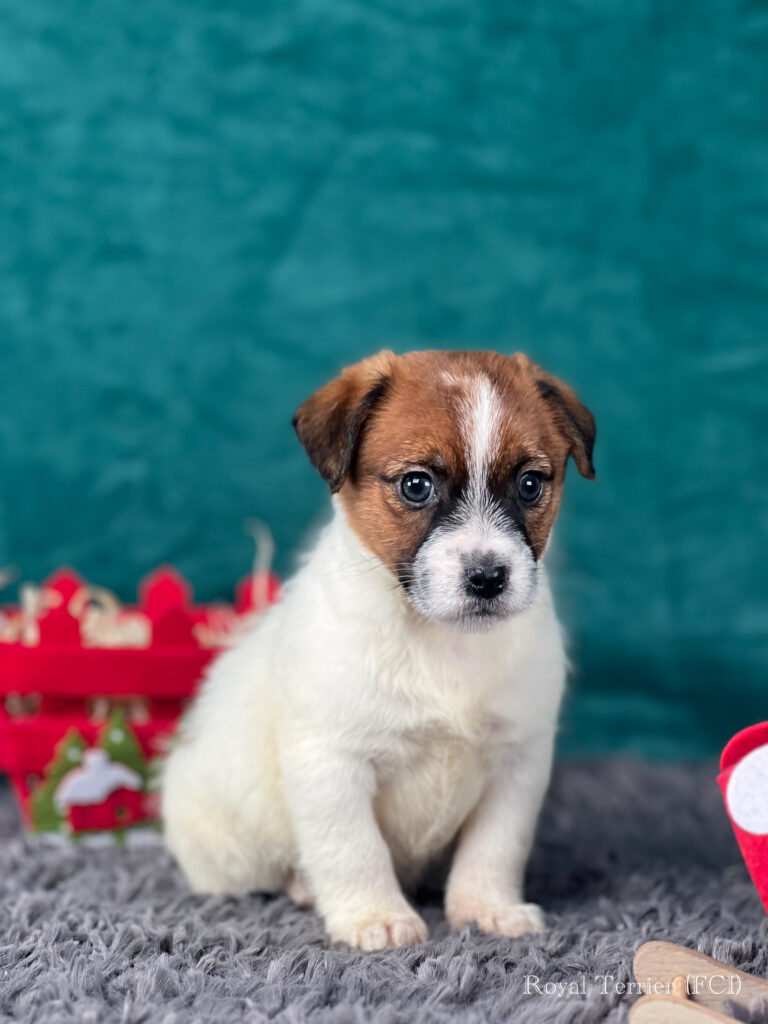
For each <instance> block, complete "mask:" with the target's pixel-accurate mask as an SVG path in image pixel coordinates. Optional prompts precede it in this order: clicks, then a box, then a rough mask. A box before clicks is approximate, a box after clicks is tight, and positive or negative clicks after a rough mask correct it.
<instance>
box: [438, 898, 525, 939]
mask: <svg viewBox="0 0 768 1024" xmlns="http://www.w3.org/2000/svg"><path fill="white" fill-rule="evenodd" d="M445 916H446V917H447V918H448V920H449V921H450V923H451V924H452V925H453V926H454V928H463V927H464V925H465V924H470V923H471V922H473V921H474V922H475V924H476V925H477V927H478V928H479V929H480V931H481V932H489V933H490V934H492V935H509V936H510V937H512V938H516V937H517V936H518V935H529V934H534V933H536V932H542V931H544V915H543V914H542V912H541V907H538V906H537V905H536V904H535V903H509V902H508V901H507V900H504V899H499V900H493V899H484V898H481V897H464V898H459V899H449V900H448V902H447V904H446V908H445Z"/></svg>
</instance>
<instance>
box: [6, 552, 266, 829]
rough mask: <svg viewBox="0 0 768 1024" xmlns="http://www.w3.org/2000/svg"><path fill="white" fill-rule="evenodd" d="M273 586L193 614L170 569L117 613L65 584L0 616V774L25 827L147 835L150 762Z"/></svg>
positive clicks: (65, 579)
mask: <svg viewBox="0 0 768 1024" xmlns="http://www.w3.org/2000/svg"><path fill="white" fill-rule="evenodd" d="M279 590H280V585H279V582H278V580H277V579H276V577H275V576H273V575H272V574H271V573H270V572H268V571H266V570H265V571H261V572H259V573H255V574H254V575H252V576H250V577H248V578H247V579H245V580H243V581H241V583H240V584H239V586H238V588H237V593H236V599H235V603H234V605H196V604H194V603H193V599H192V590H191V587H190V586H189V584H188V583H187V581H186V580H185V579H184V578H183V577H182V576H180V575H179V574H178V573H177V572H176V571H175V570H174V569H172V568H170V567H162V568H160V569H157V570H156V571H155V572H153V573H152V574H151V575H150V576H148V577H147V578H146V579H145V580H144V581H143V582H142V584H141V586H140V588H139V600H138V603H137V604H136V605H134V606H121V605H119V603H117V601H116V600H115V599H114V597H113V596H112V595H111V594H110V593H109V592H108V591H105V590H103V589H102V588H99V587H91V586H89V585H87V584H86V583H85V582H84V581H83V580H82V579H81V578H80V577H79V576H78V575H77V574H76V573H75V572H73V571H71V570H61V571H59V572H57V573H56V574H55V575H54V576H51V577H50V578H49V579H48V580H46V581H45V583H44V584H43V585H42V586H41V587H34V588H30V587H26V588H23V589H22V599H21V602H20V606H18V607H17V606H5V607H4V608H3V609H2V610H0V771H2V772H5V773H6V774H7V775H9V776H10V779H11V783H12V786H13V789H14V792H15V794H16V797H17V798H18V802H19V806H20V808H21V812H22V815H23V818H24V821H25V823H26V825H27V827H28V828H29V829H30V830H31V831H36V832H45V833H48V834H55V835H60V836H72V837H80V836H84V835H88V836H94V835H98V836H100V837H102V836H104V835H108V836H109V837H110V838H113V837H116V838H118V839H120V838H123V837H125V836H126V835H128V834H130V835H131V836H132V838H141V837H142V836H144V837H146V836H147V835H148V832H149V831H150V830H152V829H155V828H156V826H157V817H158V806H157V795H156V788H155V783H156V780H157V771H156V769H157V767H158V764H159V760H160V758H162V755H163V753H164V751H165V750H166V748H167V744H168V740H169V738H170V736H171V734H172V733H173V730H174V727H175V725H176V721H177V719H178V717H179V715H180V713H181V712H182V710H183V709H184V706H185V704H186V703H187V702H188V700H189V698H190V697H191V696H192V695H193V694H194V692H195V689H196V687H197V685H198V683H199V681H200V678H201V675H202V673H203V669H204V668H205V666H206V665H207V664H208V662H209V661H210V660H211V659H212V658H213V657H214V656H215V654H216V653H217V651H218V650H220V649H221V648H222V647H224V646H226V645H227V644H228V643H231V641H232V640H233V638H235V637H236V636H237V635H238V633H239V632H240V631H241V630H242V629H243V628H244V627H245V625H246V624H247V623H249V622H250V621H251V620H252V618H253V617H254V615H255V614H257V613H258V612H259V611H261V610H263V608H264V607H266V605H268V604H270V603H272V602H274V601H276V600H277V599H278V598H279Z"/></svg>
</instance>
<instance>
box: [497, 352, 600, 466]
mask: <svg viewBox="0 0 768 1024" xmlns="http://www.w3.org/2000/svg"><path fill="white" fill-rule="evenodd" d="M512 358H513V359H515V360H517V361H518V362H521V363H523V365H524V366H525V369H526V370H527V372H528V373H529V374H530V375H531V376H532V377H533V379H534V382H535V384H536V387H537V389H538V392H539V394H540V395H541V397H542V398H543V399H544V401H545V402H546V403H547V405H548V406H549V410H550V413H551V414H552V416H553V418H554V420H555V424H556V425H557V428H558V430H559V431H560V433H561V434H562V435H563V436H564V437H565V438H566V439H567V440H568V441H569V442H570V445H571V451H570V454H571V455H572V456H573V461H574V462H575V463H576V468H577V469H578V471H579V472H580V473H581V475H582V476H585V477H586V478H587V479H588V480H594V479H595V467H594V465H593V463H592V453H593V450H594V447H595V435H596V434H597V428H596V427H595V417H594V416H593V415H592V413H591V412H590V411H589V409H588V408H587V407H586V405H583V404H582V403H581V402H580V401H579V399H578V398H577V397H576V393H575V392H574V391H573V390H572V389H571V388H569V387H568V385H567V384H565V383H564V382H563V381H561V380H560V379H559V378H557V377H555V376H553V375H552V374H551V373H547V372H546V371H545V370H542V368H541V367H540V366H538V365H537V364H536V363H534V362H533V361H532V360H530V359H528V357H527V356H523V355H522V353H518V354H517V355H516V356H512Z"/></svg>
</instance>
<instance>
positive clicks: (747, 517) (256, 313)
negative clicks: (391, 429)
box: [0, 0, 768, 754]
mask: <svg viewBox="0 0 768 1024" xmlns="http://www.w3.org/2000/svg"><path fill="white" fill-rule="evenodd" d="M767 54H768V8H766V6H765V4H764V3H758V2H752V3H748V2H745V3H739V4H736V3H733V2H732V0H701V2H699V3H696V4H675V3H663V2H660V0H628V2H624V3H616V2H613V0H611V2H608V0H592V2H590V0H586V2H579V3H576V2H565V3H561V2H555V0H544V2H539V3H523V2H504V0H423V2H418V3H413V2H410V0H378V2H375V3H370V4H366V3H359V2H356V0H355V2H351V0H324V2H322V3H321V2H317V0H279V2H268V0H261V2H259V3H251V2H247V3H246V2H240V3H233V2H228V3H219V2H216V0H197V2H195V3H190V4H184V3H181V2H178V0H155V2H153V3H152V4H148V3H143V2H130V3H129V2H127V0H100V2H99V3H94V2H91V0H23V2H22V0H18V2H16V3H11V4H5V5H3V6H2V8H0V346H2V367H1V368H2V378H1V381H2V383H1V384H0V388H1V391H0V399H1V401H0V488H1V494H0V564H7V563H15V564H17V565H19V566H20V567H21V568H22V570H23V572H24V575H25V577H27V578H33V579H34V578H40V577H42V576H43V575H44V574H45V573H47V572H48V571H49V570H50V569H52V568H53V567H54V566H56V565H58V564H59V563H63V562H67V563H73V564H74V565H75V566H76V567H77V568H79V569H80V570H81V571H82V572H83V573H85V574H87V575H88V577H90V578H92V579H93V580H95V581H99V582H102V583H104V584H106V585H108V586H111V587H113V588H115V589H116V590H117V591H118V592H120V593H121V594H122V595H124V596H129V595H130V594H131V592H132V590H133V587H134V585H135V581H136V580H137V578H138V577H139V576H140V575H141V574H142V573H144V572H145V571H146V570H147V569H149V568H150V567H151V566H153V565H155V564H156V563H157V562H160V561H165V560H170V561H172V562H174V563H175V564H176V565H177V566H179V568H180V569H182V570H183V571H184V572H185V573H187V574H188V575H189V577H190V578H191V579H192V580H193V582H194V584H195V586H196V588H197V591H198V593H199V594H200V595H201V596H203V597H212V596H222V595H226V594H227V593H228V592H229V589H230V586H231V584H232V582H233V581H234V579H235V578H236V577H237V576H239V575H241V574H242V573H243V572H244V571H245V570H246V568H247V567H248V564H249V559H250V546H249V542H248V540H247V539H246V538H245V536H244V535H243V534H242V521H243V520H244V519H245V518H246V517H247V516H249V515H257V516H259V517H261V518H263V519H264V520H266V521H267V522H268V523H269V524H270V525H271V527H272V529H273V531H274V534H275V537H276V540H277V543H278V545H279V552H280V555H279V567H280V569H281V570H283V571H285V570H287V569H288V568H289V567H290V566H291V564H292V562H293V558H294V554H295V552H296V550H297V548H298V546H299V545H300V542H301V539H302V537H303V536H305V534H306V531H307V529H308V527H309V526H310V525H311V524H312V523H314V522H317V521H318V518H320V517H322V514H323V507H324V502H325V500H326V497H325V491H324V488H323V486H322V484H321V482H320V481H319V479H317V478H316V477H315V475H314V473H313V471H312V470H311V468H310V467H309V464H308V463H307V462H306V461H305V458H304V455H303V453H302V452H301V450H300V448H299V445H298V443H297V442H296V440H295V438H294V436H293V433H292V430H291V428H290V418H291V415H292V413H293V410H294V408H295V406H296V405H297V404H298V403H299V402H300V400H301V399H302V398H303V397H305V396H306V395H307V394H308V393H309V392H310V391H311V390H312V389H313V388H315V387H316V386H317V385H319V384H321V383H322V382H323V381H324V380H326V379H327V378H328V377H329V376H330V375H331V374H333V373H334V372H335V371H336V370H337V369H338V368H339V367H340V366H341V365H342V364H344V363H347V362H349V361H351V360H354V359H356V358H357V357H359V356H362V355H364V354H367V353H370V352H372V351H374V350H376V349H377V348H379V347H382V346H383V345H385V344H386V345H390V346H393V347H394V348H396V349H398V350H406V349H408V348H414V347H425V346H454V347H475V346H477V347H491V348H496V349H500V350H502V351H513V350H515V349H517V348H522V349H524V350H526V351H528V352H529V353H530V354H532V355H533V356H534V357H535V358H537V359H538V360H540V361H541V362H542V363H543V364H544V365H545V366H546V367H547V368H548V369H550V370H552V371H553V372H555V373H557V374H560V375H562V376H563V377H564V378H566V379H567V380H568V381H569V382H571V383H572V384H573V385H574V386H575V387H576V389H577V390H578V391H579V393H580V394H581V396H582V397H583V399H584V400H585V401H586V402H587V403H588V404H589V405H590V406H591V408H592V409H593V410H594V412H595V415H596V417H597V421H598V425H599V437H598V445H597V450H596V463H597V469H598V475H599V480H598V482H597V484H589V483H587V482H585V481H583V480H581V479H580V478H578V477H577V475H576V474H575V473H572V474H571V477H570V480H569V483H568V493H567V499H566V502H565V507H564V509H563V513H562V517H561V523H560V529H559V534H558V540H557V545H556V551H555V554H554V558H553V562H554V563H555V564H556V565H557V569H558V579H559V585H558V590H559V593H560V603H561V607H562V610H563V616H564V618H565V619H566V621H567V623H568V625H569V628H570V631H571V635H572V650H573V658H574V661H575V664H576V666H577V669H576V672H575V673H574V678H573V682H572V699H571V703H570V706H569V710H568V714H567V716H566V719H565V722H564V726H563V747H564V749H568V750H574V749H585V748H589V749H600V748H606V747H625V748H630V749H636V750H643V751H646V752H649V753H654V754H673V753H687V754H691V753H703V752H708V751H713V750H716V749H718V748H719V746H720V745H721V744H722V743H723V741H724V740H726V739H727V738H728V736H729V734H730V733H731V732H732V731H733V730H735V729H736V728H737V727H739V726H740V725H745V724H747V723H749V722H750V721H753V720H756V719H758V718H766V717H768V679H766V655H767V654H768V584H767V582H766V580H767V577H768V543H767V541H768V443H767V441H766V439H767V437H768V416H767V415H766V387H767V386H768V351H767V344H768V303H767V301H766V282H767V280H768V247H767V243H768V121H767V119H766V109H768V59H766V55H767ZM299 627H300V624H299V623H297V628H299Z"/></svg>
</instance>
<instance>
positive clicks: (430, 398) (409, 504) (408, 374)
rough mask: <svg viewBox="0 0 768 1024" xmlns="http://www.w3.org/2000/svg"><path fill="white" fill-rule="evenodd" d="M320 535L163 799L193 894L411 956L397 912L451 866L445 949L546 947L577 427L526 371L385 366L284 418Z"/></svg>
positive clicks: (211, 701) (229, 673)
mask: <svg viewBox="0 0 768 1024" xmlns="http://www.w3.org/2000/svg"><path fill="white" fill-rule="evenodd" d="M294 426H295V428H296V431H297V433H298V436H299V439H300V440H301V443H302V444H303V446H304V448H305V449H306V451H307V454H308V455H309V458H310V460H311V461H312V463H313V465H314V466H315V467H316V468H317V469H318V470H319V472H320V473H321V474H322V476H323V477H324V478H325V480H326V481H327V482H328V484H329V485H330V489H331V491H332V493H333V495H334V498H333V509H334V512H333V519H332V521H331V523H330V525H329V526H327V527H326V528H325V530H324V532H323V533H322V535H321V537H320V539H319V542H318V544H317V545H316V547H315V548H314V550H313V551H312V552H311V554H310V556H309V558H308V559H307V561H306V563H305V565H304V567H303V568H302V569H301V570H300V571H299V572H298V574H297V575H296V576H295V577H294V578H293V580H292V581H290V582H289V584H288V585H287V587H286V588H285V596H284V598H283V600H282V602H281V603H280V604H279V605H277V606H275V607H274V608H272V609H271V610H270V611H269V612H268V613H267V614H266V615H264V617H263V618H262V619H261V620H259V622H258V623H257V625H256V626H255V627H254V629H253V630H252V632H251V633H250V634H249V635H248V636H247V637H246V638H245V639H244V640H242V641H241V642H240V643H239V645H238V646H236V647H235V648H233V649H232V650H229V651H227V652H226V653H224V654H222V655H221V656H220V657H219V658H218V659H217V660H216V662H215V663H214V664H213V666H212V668H211V669H210V671H209V673H208V677H207V679H206V681H205V683H204V685H203V687H202V691H201V693H200V695H199V697H198V698H197V700H196V703H195V704H194V705H193V707H192V708H191V710H190V712H189V714H188V715H187V717H186V718H185V720H184V722H183V724H182V726H181V729H180V733H179V737H178V740H177V742H176V745H175V748H174V749H173V751H172V752H171V754H170V756H169V759H168V761H167V764H166V767H165V772H164V780H163V794H162V801H163V815H164V819H165V830H166V837H167V842H168V845H169V847H170V849H171V850H172V851H173V853H174V854H175V855H176V857H177V859H178V860H179V862H180V864H181V866H182V868H183V869H184V872H185V873H186V875H187V877H188V879H189V881H190V883H191V885H192V887H193V888H194V889H195V890H196V891H198V892H206V893H247V892H250V891H253V890H260V891H262V892H276V891H279V890H282V889H284V890H286V891H287V892H288V893H289V895H291V896H292V897H293V898H294V899H295V900H296V901H297V902H299V903H301V904H302V905H305V906H310V905H313V904H314V906H315V907H316V908H317V910H318V911H319V913H320V914H321V915H322V916H323V918H324V921H325V925H326V929H327V932H328V934H329V936H330V938H331V940H333V941H342V942H345V943H348V944H349V945H350V946H357V947H359V948H361V949H382V948H388V947H395V946H400V945H403V944H407V943H418V942H422V941H424V940H425V939H426V937H427V929H426V927H425V924H424V922H423V921H422V919H421V917H419V915H418V914H417V913H416V911H415V910H414V909H413V907H412V906H411V905H410V903H409V902H408V901H407V899H406V898H405V896H404V895H403V889H402V888H401V886H405V887H408V886H412V885H413V884H414V883H415V882H416V880H417V879H418V878H419V877H420V876H421V875H422V874H423V873H424V871H425V869H427V868H428V867H430V866H432V865H434V864H435V863H436V862H438V861H441V860H444V859H445V858H446V855H450V854H451V853H452V864H451V867H450V871H449V874H448V880H447V885H446V896H445V909H446V915H447V917H448V920H449V921H450V922H451V923H452V924H453V925H455V926H456V927H457V928H460V927H461V926H462V925H464V924H466V923H468V922H475V923H476V924H477V926H478V927H479V928H480V929H482V930H483V931H487V932H493V933H497V934H501V935H520V934H523V933H526V932H535V931H539V930H540V929H541V928H542V927H543V919H542V915H541V911H540V910H539V908H538V907H537V906H535V905H533V904H530V903H525V902H524V897H523V875H524V871H525V865H526V860H527V857H528V854H529V851H530V847H531V842H532V839H533V833H534V828H535V825H536V819H537V816H538V812H539V808H540V805H541V802H542V798H543V796H544V792H545V789H546V787H547V783H548V780H549V774H550V767H551V762H552V746H553V739H554V734H555V725H556V719H557V714H558V707H559V704H560V699H561V695H562V692H563V684H564V680H565V675H566V657H565V654H564V650H563V642H562V639H561V633H560V627H559V625H558V621H557V618H556V615H555V610H554V608H553V604H552V598H551V595H550V590H549V586H548V584H547V578H546V574H545V571H544V568H543V566H542V557H543V555H544V552H545V550H546V547H547V540H548V537H549V534H550V531H551V529H552V524H553V522H554V519H555V515H556V513H557V510H558V506H559V504H560V497H561V493H562V489H563V479H564V477H565V467H566V462H567V460H568V457H569V456H572V457H573V459H574V461H575V463H576V466H577V467H578V470H579V472H580V473H581V474H582V476H586V477H589V478H590V479H592V478H593V477H594V470H593V466H592V446H593V443H594V439H595V425H594V420H593V418H592V414H591V413H590V412H589V411H588V410H587V409H586V408H585V407H584V406H583V405H582V404H581V402H579V400H578V399H577V398H576V395H575V394H574V393H573V391H571V389H570V388H569V387H567V386H566V385H565V384H563V383H562V382H561V381H559V380H557V379H556V378H555V377H552V376H550V375H549V374H548V373H545V372H544V371H543V370H541V369H540V368H539V367H538V366H537V365H536V364H535V363H533V362H531V361H530V360H529V359H528V358H527V357H526V356H524V355H521V354H517V355H514V356H511V357H506V356H502V355H497V354H495V353H492V352H411V353H409V354H407V355H402V356H396V355H394V354H393V353H392V352H386V351H385V352H380V353H379V354H378V355H376V356H373V357H372V358H370V359H365V360H363V362H361V363H358V364H356V365H355V366H351V367H349V368H348V369H346V370H345V371H344V372H343V373H342V374H341V376H340V377H339V378H338V379H336V380H334V381H331V383H330V384H327V385H326V386H325V387H323V388H321V389H320V390H319V391H318V392H317V393H316V394H314V395H312V397H311V398H309V399H308V400H307V401H306V402H305V403H304V404H303V405H302V406H301V408H300V409H299V411H298V413H297V414H296V417H295V420H294Z"/></svg>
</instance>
